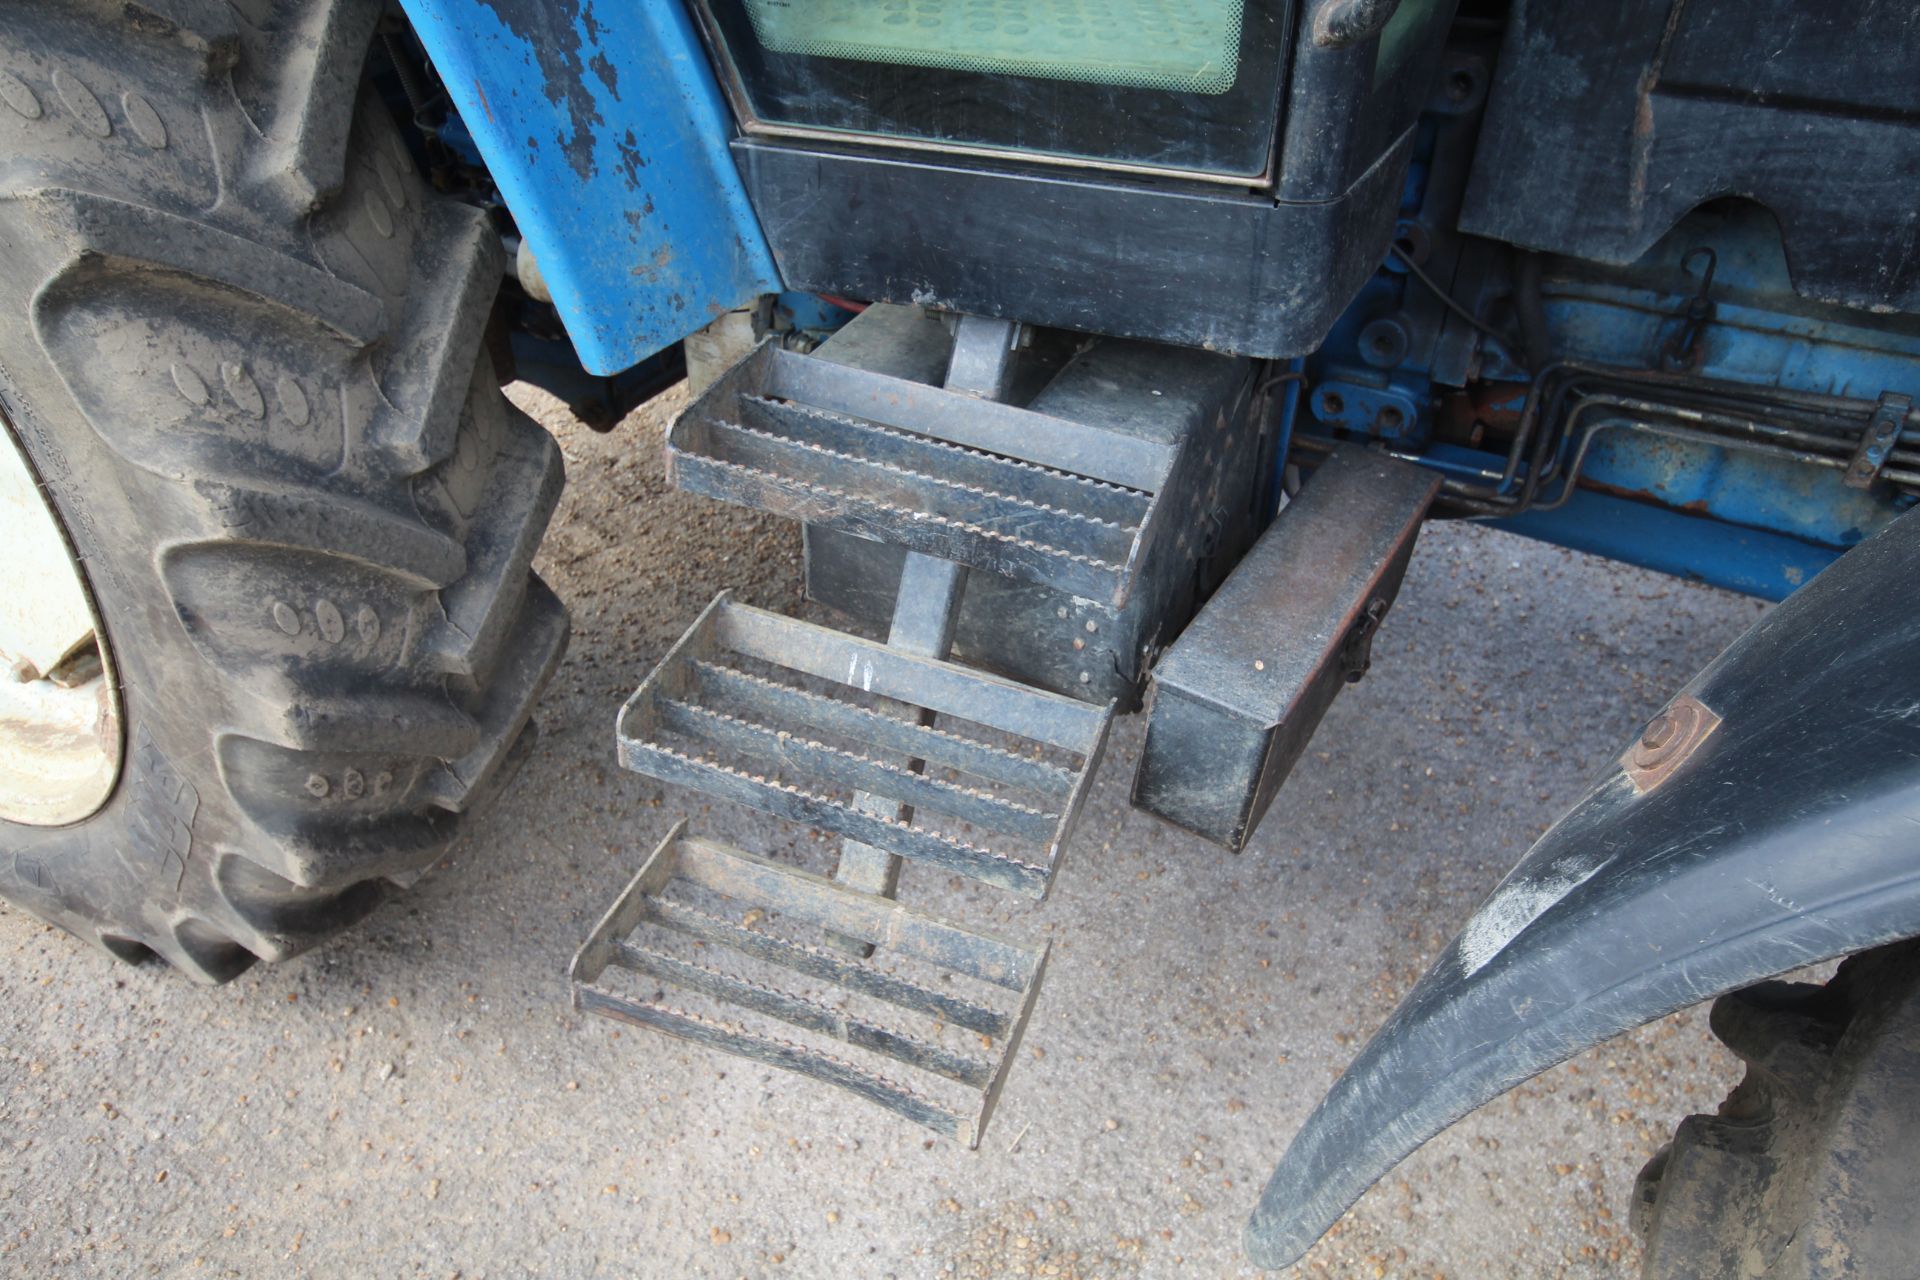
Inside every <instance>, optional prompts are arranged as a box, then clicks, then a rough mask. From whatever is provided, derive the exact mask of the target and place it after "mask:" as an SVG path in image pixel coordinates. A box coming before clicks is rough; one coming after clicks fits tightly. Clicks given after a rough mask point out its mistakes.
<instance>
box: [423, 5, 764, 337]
mask: <svg viewBox="0 0 1920 1280" xmlns="http://www.w3.org/2000/svg"><path fill="white" fill-rule="evenodd" d="M403 3H404V5H405V8H406V10H407V14H408V16H409V17H410V18H411V19H412V20H413V24H414V27H415V29H416V30H417V31H418V32H419V34H420V39H421V41H422V42H423V43H424V44H425V45H426V47H427V52H428V54H429V55H431V57H432V58H433V60H434V65H435V66H436V67H437V68H438V69H439V71H440V74H441V77H442V78H443V79H444V80H445V82H446V85H447V89H448V92H449V93H450V94H451V95H452V96H453V99H454V104H455V106H457V107H458V108H459V111H460V114H461V116H462V118H463V119H464V121H465V123H466V125H467V127H468V128H469V129H470V130H471V131H472V134H473V138H474V142H475V144H476V145H477V146H478V147H479V149H480V154H481V156H482V157H483V158H485V160H486V162H487V167H488V169H489V170H490V171H491V172H492V174H493V178H494V181H495V182H496V183H497V184H498V185H499V188H500V192H501V195H502V196H504V197H505V199H506V202H507V207H508V209H509V210H511V211H512V213H513V217H514V221H515V222H516V223H518V225H519V229H520V233H521V235H522V236H523V237H524V238H525V240H526V242H527V245H528V247H529V248H530V249H531V250H532V252H533V255H534V257H535V258H536V259H537V260H538V261H539V263H540V270H541V274H542V275H543V276H544V277H545V278H546V282H547V287H548V289H549V290H550V291H551V292H552V294H553V302H554V306H555V308H556V309H557V310H558V311H559V313H560V318H561V320H562V321H563V322H564V323H565V324H566V327H567V333H568V335H569V336H570V337H571V338H572V339H573V342H574V346H575V348H576V349H577V350H578V351H579V354H580V359H581V363H582V364H584V365H585V366H586V368H587V369H588V370H589V371H591V372H593V373H600V374H612V373H618V372H619V371H621V370H623V369H626V368H629V367H630V366H632V365H634V364H637V363H638V362H639V361H641V360H643V359H645V358H646V357H648V356H650V355H653V354H654V353H656V352H658V351H660V350H661V349H663V348H665V347H667V346H670V345H672V344H673V343H674V342H676V341H678V340H679V339H681V338H683V337H685V336H686V335H687V334H689V333H691V332H693V331H694V330H696V329H699V328H702V327H704V326H705V325H706V324H707V323H708V322H709V321H711V320H712V319H713V318H714V317H715V316H717V315H720V314H722V313H724V312H726V311H730V310H732V309H733V308H735V307H739V306H744V305H746V304H747V303H749V302H751V301H752V300H753V299H754V298H756V297H758V296H759V295H760V294H763V293H777V292H779V290H780V287H781V286H780V279H779V272H778V271H777V270H776V269H775V267H774V263H773V257H772V254H771V253H769V252H768V250H767V245H766V241H765V239H764V238H763V237H762V235H761V233H760V227H759V223H758V222H757V221H756V220H755V218H754V215H753V210H752V207H751V205H749V203H748V201H747V197H746V192H745V190H744V188H743V187H742V186H741V184H740V177H739V174H738V172H737V171H736V170H735V169H734V166H733V160H732V157H731V155H730V153H729V149H728V142H729V140H730V138H731V137H732V133H733V123H732V120H731V118H730V116H729V114H728V112H727V108H726V104H725V102H724V100H723V99H722V98H721V95H720V90H719V86H718V85H717V84H716V83H715V82H714V79H713V73H712V70H711V68H710V67H709V66H708V63H707V58H706V53H705V51H704V50H703V49H702V48H701V46H700V42H699V37H698V35H697V34H696V33H695V31H694V29H693V26H692V23H691V20H690V19H689V17H688V15H687V12H686V9H685V7H684V6H682V5H680V4H678V3H675V2H674V0H634V2H633V3H628V4H623V5H622V6H620V9H619V12H618V16H617V20H615V19H614V18H613V17H611V16H609V17H604V18H603V17H599V16H596V14H595V9H594V4H593V3H592V0H403Z"/></svg>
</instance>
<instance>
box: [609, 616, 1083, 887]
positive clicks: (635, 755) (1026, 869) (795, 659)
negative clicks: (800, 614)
mask: <svg viewBox="0 0 1920 1280" xmlns="http://www.w3.org/2000/svg"><path fill="white" fill-rule="evenodd" d="M916 708H924V709H926V710H928V711H932V712H935V713H939V714H943V715H950V716H957V717H960V718H961V719H962V720H964V721H967V722H970V724H971V725H973V726H978V727H979V728H978V730H977V731H971V732H969V733H966V734H961V733H957V732H955V731H953V730H952V729H950V728H944V727H943V728H937V729H936V728H931V727H928V726H926V725H923V724H920V723H918V722H917V719H915V718H909V717H913V716H914V714H915V713H914V709H916ZM1111 720H1112V709H1111V708H1101V707H1091V706H1088V705H1086V704H1085V703H1081V702H1077V701H1075V700H1073V699H1071V698H1063V697H1061V696H1059V695H1057V694H1051V693H1045V692H1042V691H1040V690H1036V689H1029V688H1027V687H1025V686H1023V685H1018V684H1015V683H1013V682H1012V681H1009V680H1001V679H999V678H997V677H994V676H990V675H985V674H982V673H980V672H976V671H971V670H968V669H967V668H965V667H960V666H955V665H953V664H951V663H945V662H938V661H935V660H932V659H928V658H920V657H915V656H913V655H911V654H907V653H903V652H901V651H900V650H897V649H891V648H888V647H887V646H885V645H880V644H875V643H873V642H872V641H869V640H862V639H859V638H858V637H855V636H850V635H846V634H844V633H841V632H838V631H832V630H829V629H827V628H825V627H819V626H814V625H813V624H811V623H806V622H799V621H795V620H793V619H790V618H783V617H781V616H779V615H778V614H773V613H767V612H765V611H763V610H760V609H754V608H750V607H748V606H746V605H739V604H734V603H733V602H732V601H731V600H730V599H729V598H728V595H727V593H725V592H722V593H721V594H720V596H718V597H717V598H716V599H715V600H714V602H713V603H712V604H711V605H709V606H708V607H707V609H706V611H705V612H704V613H702V614H701V615H700V618H699V620H698V621H696V622H695V623H694V625H693V627H692V629H691V630H689V631H688V632H687V634H686V635H685V636H683V637H682V638H681V640H680V642H679V643H678V644H676V645H675V646H674V648H673V650H672V651H671V652H670V653H669V654H668V655H667V657H666V659H665V660H664V661H662V662H661V664H660V666H659V667H657V668H655V670H654V671H653V673H652V674H651V675H649V676H648V677H647V679H646V682H645V683H643V684H642V685H641V686H640V688H639V689H638V690H637V691H636V692H635V693H634V695H633V697H632V698H631V699H629V700H628V702H627V704H626V706H625V707H624V708H623V709H622V710H621V712H620V722H619V729H618V741H619V747H620V762H621V763H622V764H623V765H625V766H626V767H627V768H630V769H635V770H637V771H639V772H641V773H645V774H648V775H650V776H652V777H656V778H659V779H661V780H662V781H665V782H673V783H678V784H680V785H682V786H689V787H693V788H695V789H697V790H700V791H704V792H706V793H707V794H709V795H714V796H719V797H721V798H723V799H727V800H732V801H735V802H736V803H739V804H745V805H749V806H752V807H754V808H757V809H762V810H765V811H766V812H769V813H773V814H777V815H779V816H780V817H783V818H789V819H792V820H794V821H796V822H804V823H807V824H809V825H811V826H815V827H819V828H820V829H822V830H824V831H830V832H833V833H835V834H838V835H841V836H845V837H848V838H851V839H853V840H856V841H858V842H860V843H862V844H866V845H870V846H872V847H873V848H875V849H878V850H882V851H884V852H886V853H888V854H891V855H897V856H899V857H904V858H911V859H918V860H921V861H925V862H928V863H930V864H932V865H934V866H938V867H940V868H942V869H943V870H947V871H951V872H954V873H956V874H959V875H965V876H970V877H972V878H974V879H977V880H981V881H984V882H985V883H988V884H993V885H997V886H999V887H1000V888H1004V889H1011V890H1013V891H1014V892H1016V893H1021V894H1024V895H1026V896H1028V897H1033V898H1041V897H1044V896H1045V895H1046V892H1047V889H1048V887H1049V886H1050V885H1051V884H1052V881H1053V873H1054V869H1055V868H1056V866H1057V865H1058V860H1059V853H1060V849H1061V847H1062V846H1063V844H1064V843H1065V841H1066V839H1067V835H1068V833H1069V832H1070V831H1071V829H1072V826H1073V821H1074V818H1075V817H1076V815H1077V814H1078V812H1079V809H1080V805H1081V802H1082V800H1083V798H1084V795H1085V792H1086V786H1087V783H1088V779H1089V777H1090V776H1091V774H1092V772H1093V769H1094V767H1095V766H1096V765H1097V764H1098V763H1099V759H1100V754H1101V751H1102V749H1103V748H1104V746H1105V743H1106V735H1107V727H1108V725H1109V723H1110V722H1111ZM875 744H884V745H886V746H890V747H892V748H893V750H894V751H896V752H897V751H900V750H902V749H903V748H904V750H905V752H906V753H907V754H908V755H909V756H910V758H912V759H918V760H924V761H928V762H930V763H932V764H933V765H935V766H937V768H936V769H935V770H930V771H929V772H926V773H916V772H914V771H912V770H909V769H907V768H904V767H902V766H901V765H900V764H897V763H894V761H893V760H891V759H883V758H881V757H880V756H879V755H876V754H873V753H872V748H873V746H874V745H875ZM1044 748H1051V749H1052V751H1051V753H1050V754H1051V755H1052V756H1053V757H1054V759H1053V760H1052V761H1046V762H1043V761H1042V760H1039V759H1036V758H1035V757H1034V752H1035V751H1036V750H1041V749H1044ZM860 792H864V793H867V794H868V795H871V796H875V797H880V798H882V799H884V800H886V801H888V802H890V803H891V804H893V805H896V806H898V805H910V806H912V808H913V811H914V813H915V815H916V819H917V820H916V821H915V822H913V823H909V822H906V821H903V820H901V819H900V818H898V817H895V816H893V815H892V814H889V813H878V812H872V811H871V810H872V809H873V808H875V807H876V806H873V805H861V804H856V803H855V802H854V795H853V793H860ZM929 814H937V815H939V816H941V817H942V818H943V819H944V820H945V821H944V822H943V823H942V824H941V826H940V827H936V826H934V825H931V824H928V823H925V822H922V821H919V820H918V819H924V818H925V817H926V816H927V815H929ZM942 828H944V829H942ZM996 846H997V847H996Z"/></svg>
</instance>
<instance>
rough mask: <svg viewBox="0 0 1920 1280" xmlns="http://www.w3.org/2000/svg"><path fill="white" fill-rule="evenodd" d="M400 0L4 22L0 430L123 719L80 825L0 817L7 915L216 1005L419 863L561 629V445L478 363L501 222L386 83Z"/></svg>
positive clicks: (125, 7) (490, 757)
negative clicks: (384, 34) (425, 165)
mask: <svg viewBox="0 0 1920 1280" xmlns="http://www.w3.org/2000/svg"><path fill="white" fill-rule="evenodd" d="M380 12H381V5H380V3H379V2H378V0H305V2H292V0H233V3H231V4H229V3H227V2H226V0H21V2H20V3H15V4H11V5H9V7H8V10H7V21H6V24H5V30H4V32H3V33H0V411H3V413H4V419H5V424H4V425H5V426H6V427H7V429H10V430H11V431H13V432H14V433H15V436H16V439H17V440H18V441H19V443H20V444H21V446H22V447H23V450H24V452H25V454H26V456H27V459H28V461H29V462H30V464H31V468H32V471H33V472H34V474H35V475H36V476H37V478H38V480H39V482H40V483H41V485H42V486H43V488H44V490H45V492H46V493H47V495H48V496H49V498H50V500H51V504H52V506H53V507H54V509H55V511H56V512H57V515H58V517H59V519H60V521H61V523H62V525H63V526H64V531H65V534H66V536H67V538H68V540H69V543H70V547H71V550H72V552H73V557H74V559H75V560H76V561H77V562H78V563H79V564H80V565H82V566H84V577H85V580H86V584H87V586H88V589H89V590H90V592H91V595H92V601H93V605H94V615H95V619H96V622H97V626H96V633H97V634H100V638H101V640H102V642H103V644H102V647H103V650H104V652H105V655H106V657H107V665H108V670H109V672H110V673H111V677H112V678H113V679H115V680H117V684H118V704H119V709H120V715H119V726H120V730H121V732H120V740H119V742H118V743H117V744H116V746H117V749H118V751H119V760H120V768H119V775H118V780H117V782H116V783H115V784H114V785H113V789H112V791H111V793H110V794H109V795H108V798H107V799H106V801H105V802H104V804H103V805H102V806H101V807H100V808H99V809H97V810H96V811H95V812H93V813H92V815H91V816H89V817H86V818H84V819H82V820H80V821H77V822H72V823H69V824H68V825H64V826H36V825H29V824H27V823H24V822H5V823H0V896H4V897H5V898H6V899H7V900H9V901H11V902H13V903H15V904H17V905H18V906H20V907H22V908H24V909H26V910H27V911H30V912H32V913H34V914H36V915H38V916H40V917H42V918H44V919H46V920H49V921H52V922H54V923H56V924H59V925H61V926H63V927H65V928H66V929H68V930H70V931H71V932H73V933H74V934H76V935H78V936H79V937H81V938H83V939H86V940H88V941H90V942H93V943H96V944H98V945H99V946H101V947H104V948H105V949H106V950H107V951H109V952H111V953H113V954H115V955H117V956H119V957H121V958H123V959H128V960H140V959H144V958H147V957H150V956H152V955H158V956H161V957H164V958H165V959H166V960H167V961H169V962H171V963H172V964H173V965H175V966H176V967H178V968H179V969H181V970H183V971H184V972H186V973H188V974H190V975H191V976H192V977H194V978H195V979H197V980H200V981H205V982H220V981H225V980H227V979H229V978H232V977H233V976H234V975H236V974H238V973H240V972H241V971H242V970H244V969H246V968H247V967H248V966H249V965H251V964H253V963H254V962H255V961H256V960H279V959H282V958H285V957H288V956H291V955H294V954H296V953H298V952H300V951H303V950H305V949H306V948H308V947H310V946H313V945H314V944H315V943H317V942H319V941H320V940H322V939H324V938H326V937H328V936H329V935H331V934H333V933H334V932H335V931H337V930H339V929H341V928H343V927H345V926H347V925H349V924H351V923H352V922H354V921H356V920H358V919H359V918H361V917H363V916H364V915H365V914H366V913H367V912H368V911H370V910H371V909H373V907H374V906H375V905H377V904H378V903H379V902H380V901H381V900H382V899H383V898H385V897H386V896H387V895H388V894H389V893H390V892H391V891H392V890H393V889H394V888H395V887H397V886H404V885H407V884H409V883H411V882H412V881H413V879H415V878H416V877H418V876H419V875H420V874H421V873H422V872H423V871H425V870H426V869H427V868H428V867H430V866H431V865H432V864H433V863H434V862H435V861H436V860H437V859H438V858H439V857H440V856H441V854H442V853H443V851H444V850H445V848H446V846H447V844H448V842H449V841H451V840H452V839H453V838H454V837H455V836H456V835H457V834H458V833H459V832H460V831H461V830H462V829H463V827H464V826H465V824H466V823H467V822H468V821H469V820H470V819H471V818H472V817H473V815H474V813H475V812H476V810H477V809H478V808H479V806H480V805H481V804H482V803H483V801H485V800H486V799H487V798H488V796H489V795H490V794H491V793H492V792H494V791H495V790H496V789H497V788H498V786H499V785H500V783H501V781H502V780H503V778H504V777H505V776H506V775H507V774H508V773H509V772H510V769H509V767H508V766H509V765H510V764H511V763H512V761H513V760H514V759H515V758H516V755H517V753H516V744H517V743H520V742H522V738H523V730H525V729H526V728H527V726H528V716H529V712H530V710H531V709H532V706H533V704H534V701H535V700H536V698H537V697H538V695H539V693H540V690H541V688H542V686H543V685H544V684H545V682H546V680H547V679H548V677H549V676H550V675H551V674H552V672H553V670H554V668H555V667H556V665H557V664H558V663H559V660H560V657H561V654H562V652H563V651H564V649H565V646H566V641H567V618H566V613H565V611H564V609H563V608H562V607H561V605H560V603H559V601H558V600H557V599H556V598H555V597H554V595H553V594H552V592H550V591H549V590H548V589H547V587H546V586H545V585H544V584H543V583H542V582H541V581H540V580H539V578H538V577H536V576H534V575H533V573H532V572H531V569H530V564H531V561H532V558H533V554H534V550H535V548H536V546H537V545H538V543H539V541H540V537H541V535H542V533H543V532H544V530H545V528H546V524H547V521H548V518H549V516H550V515H551V514H552V511H553V508H554V504H555V502H556V501H557V499H558V496H559V493H560V486H561V460H560V454H559V450H558V448H557V446H556V445H555V444H554V442H553V440H552V439H551V438H550V437H549V436H548V435H547V434H546V433H545V432H544V431H542V430H541V429H540V428H539V427H538V426H537V425H535V424H534V423H533V422H532V421H531V420H529V419H528V418H526V417H525V416H524V415H522V414H520V413H518V412H516V411H515V410H514V409H512V408H511V407H510V406H509V405H508V404H507V403H506V402H505V400H504V399H503V398H502V396H501V394H500V391H499V388H498V386H497V384H496V382H495V378H494V371H493V368H492V366H491V364H490V362H489V360H488V358H487V356H486V354H485V352H484V350H483V341H482V340H483V331H484V329H485V327H486V321H487V316H488V313H489V311H490V309H491V306H492V303H493V300H494V297H495V293H496V291H497V289H498V286H499V283H500V279H501V273H502V269H503V259H502V254H501V248H500V240H499V236H498V234H497V233H496V231H495V229H494V227H493V226H492V225H491V223H490V221H489V219H488V217H487V215H486V214H485V213H484V212H482V211H481V210H478V209H475V208H472V207H470V206H467V205H463V204H460V203H456V202H453V201H450V200H445V199H440V198H438V197H436V196H435V194H434V193H433V192H432V191H431V190H430V189H429V187H428V186H427V185H426V184H425V183H424V182H423V181H422V180H421V179H420V177H419V176H418V174H417V172H416V169H415V166H414V163H413V161H412V159H411V157H410V155H409V152H408V149H407V147H406V146H405V145H404V144H403V141H402V138H401V135H400V133H399V132H398V130H397V129H396V127H395V125H394V123H393V120H392V118H391V116H390V115H389V114H388V113H387V110H386V108H385V107H384V106H383V104H382V103H381V101H380V100H379V98H378V96H377V95H376V94H375V93H374V92H372V91H371V89H370V88H369V87H368V86H367V84H366V82H365V78H364V71H365V63H366V59H367V56H368V49H369V47H370V45H371V42H372V40H373V37H374V34H375V24H376V22H377V21H378V19H379V16H380ZM0 678H4V677H0Z"/></svg>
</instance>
